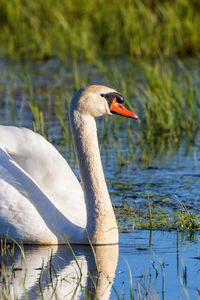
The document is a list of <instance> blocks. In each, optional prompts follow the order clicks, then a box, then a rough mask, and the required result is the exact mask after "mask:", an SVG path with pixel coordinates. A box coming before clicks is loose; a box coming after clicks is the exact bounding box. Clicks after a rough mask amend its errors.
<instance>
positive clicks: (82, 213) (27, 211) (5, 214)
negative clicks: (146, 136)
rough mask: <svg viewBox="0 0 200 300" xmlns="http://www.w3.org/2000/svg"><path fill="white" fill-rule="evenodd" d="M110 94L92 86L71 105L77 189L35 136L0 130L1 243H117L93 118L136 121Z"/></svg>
mask: <svg viewBox="0 0 200 300" xmlns="http://www.w3.org/2000/svg"><path fill="white" fill-rule="evenodd" d="M123 102H124V98H123V96H122V95H121V94H119V93H118V92H116V91H115V90H113V89H111V88H108V87H105V86H97V85H92V86H88V87H86V88H82V89H80V90H79V91H78V92H77V93H76V94H75V95H74V97H73V98H72V100H71V104H70V115H69V117H70V126H71V130H72V134H73V139H74V145H75V150H76V155H77V158H78V163H79V168H80V175H81V180H82V186H83V188H82V187H81V185H80V183H79V181H78V180H77V178H76V176H75V175H74V173H73V172H72V170H71V169H70V167H69V165H68V164H67V162H66V161H65V159H64V158H63V157H62V156H61V155H60V154H59V153H58V151H57V150H56V149H55V148H54V147H53V146H52V145H51V144H50V143H49V142H47V141H46V140H45V139H44V138H43V137H42V136H40V135H39V134H37V133H35V132H33V131H31V130H29V129H26V128H17V127H12V126H0V238H5V237H7V236H8V237H9V239H10V240H11V241H12V240H16V241H21V242H23V243H26V244H63V243H65V240H66V239H67V240H68V241H69V242H70V243H74V244H88V238H89V239H90V241H91V242H92V243H93V244H96V245H98V244H115V243H118V227H117V223H116V218H115V215H114V211H113V208H112V204H111V201H110V197H109V194H108V190H107V186H106V182H105V178H104V173H103V168H102V163H101V158H100V153H99V148H98V140H97V133H96V130H97V129H96V123H95V119H94V118H95V117H98V116H102V115H112V114H114V113H115V114H118V115H121V116H125V117H129V118H133V119H137V118H138V117H137V116H136V115H135V114H134V113H132V112H130V111H128V110H127V109H126V108H125V107H124V106H123V105H122V103H123Z"/></svg>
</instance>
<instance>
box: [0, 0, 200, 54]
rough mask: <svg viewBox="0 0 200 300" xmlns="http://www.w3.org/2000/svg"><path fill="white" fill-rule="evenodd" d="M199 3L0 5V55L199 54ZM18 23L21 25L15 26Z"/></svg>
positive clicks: (136, 0) (81, 0) (15, 0)
mask: <svg viewBox="0 0 200 300" xmlns="http://www.w3.org/2000/svg"><path fill="white" fill-rule="evenodd" d="M199 10H200V6H199V3H198V1H196V0H192V1H190V0H176V1H173V2H171V1H170V0H166V1H161V0H159V1H156V0H143V1H140V0H125V1H123V2H121V1H119V0H116V1H109V2H108V1H106V0H103V1H102V0H101V1H99V0H98V1H92V0H87V1H86V0H77V1H73V0H69V1H52V0H51V1H50V2H48V5H46V3H44V2H43V1H42V0H38V1H35V2H34V3H30V1H22V0H11V1H6V0H2V1H1V2H0V44H1V48H0V54H1V55H6V56H7V55H9V56H12V57H27V58H29V57H38V58H43V59H45V58H48V57H49V56H58V55H63V56H66V54H67V55H71V56H72V57H80V56H81V57H86V58H87V59H91V58H92V57H98V56H99V55H101V56H102V55H109V56H110V55H117V56H118V55H131V56H134V57H158V56H159V55H160V54H162V55H163V56H164V57H171V56H182V57H183V56H196V55H199V53H200V34H199V27H200V18H199ZM16 24H17V26H16Z"/></svg>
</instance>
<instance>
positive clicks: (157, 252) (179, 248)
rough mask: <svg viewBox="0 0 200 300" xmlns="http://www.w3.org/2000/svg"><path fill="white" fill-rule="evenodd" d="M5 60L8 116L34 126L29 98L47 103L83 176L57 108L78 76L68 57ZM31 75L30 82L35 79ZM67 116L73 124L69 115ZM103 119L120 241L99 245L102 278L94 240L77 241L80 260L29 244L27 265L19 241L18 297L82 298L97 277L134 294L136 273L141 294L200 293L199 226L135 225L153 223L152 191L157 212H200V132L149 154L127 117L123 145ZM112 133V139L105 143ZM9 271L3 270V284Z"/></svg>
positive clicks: (88, 75) (57, 133) (62, 145)
mask: <svg viewBox="0 0 200 300" xmlns="http://www.w3.org/2000/svg"><path fill="white" fill-rule="evenodd" d="M0 65H1V72H2V74H1V75H2V76H1V79H0V91H1V92H2V93H0V117H1V124H4V125H23V126H25V127H29V128H32V124H33V115H32V113H31V110H30V108H29V105H28V101H30V100H31V97H33V98H34V100H35V102H36V103H37V104H38V105H39V107H40V109H41V110H42V109H43V106H44V107H45V109H44V110H43V111H44V112H45V113H44V117H45V118H44V125H45V133H46V134H47V136H48V139H49V140H50V141H51V142H52V143H53V144H54V145H55V146H56V147H57V148H58V149H59V150H60V152H61V153H62V154H63V155H64V157H65V158H66V159H67V160H68V162H69V164H70V165H71V166H72V168H73V169H74V170H75V173H76V174H77V176H79V174H78V166H77V162H76V159H75V156H74V153H73V150H72V146H71V144H70V143H71V142H70V143H69V144H70V145H69V144H68V143H67V142H66V140H67V139H69V141H70V140H71V137H70V135H69V136H68V137H65V139H64V138H63V131H62V128H61V125H60V122H59V120H58V117H57V115H56V113H55V102H56V99H57V98H56V97H58V98H60V97H61V98H63V99H65V97H67V98H69V97H71V95H72V94H73V89H74V82H73V78H72V76H70V75H69V74H70V72H71V71H72V67H71V66H70V65H68V64H67V63H66V64H64V65H61V62H59V61H56V60H55V61H49V62H46V63H37V62H35V63H29V64H25V63H13V62H8V61H5V60H1V62H0ZM80 70H81V79H80V81H81V82H83V84H85V83H88V82H89V83H97V82H98V83H99V82H100V83H101V84H108V79H106V78H105V77H104V76H102V75H101V74H100V73H99V72H98V71H97V70H96V69H94V68H92V67H90V68H89V67H88V68H86V69H85V70H83V68H82V67H80ZM25 75H26V76H25ZM24 77H26V78H25V79H24ZM29 81H30V82H31V86H30V85H28V83H29ZM31 88H32V91H31ZM31 93H32V94H33V96H31V95H30V94H31ZM44 99H45V101H44ZM41 103H43V104H41ZM116 118H117V117H116ZM129 121H130V120H129ZM65 122H66V126H68V123H67V118H66V119H65ZM104 122H105V120H104V119H103V118H100V119H98V120H97V124H98V130H99V141H100V148H101V153H102V161H103V167H104V172H105V176H106V180H107V184H108V188H109V192H110V195H111V198H112V202H113V205H114V208H115V212H116V216H117V220H118V224H119V230H120V243H119V248H118V247H117V246H114V247H111V246H107V247H97V249H96V251H97V261H98V266H99V272H100V278H99V279H98V284H97V277H94V275H92V274H95V271H96V264H95V262H94V257H93V254H92V251H91V249H90V248H89V247H81V246H75V247H74V246H73V250H74V253H75V255H76V258H77V262H78V264H77V262H76V261H75V260H74V258H73V256H72V253H71V252H70V251H69V249H68V248H67V247H66V246H59V247H56V246H55V247H24V251H25V257H26V264H27V269H26V268H25V266H24V261H23V258H22V257H21V253H20V251H19V249H17V248H16V251H15V255H14V271H11V269H9V267H8V269H7V271H8V273H9V272H10V273H9V274H10V277H9V278H10V279H11V283H12V284H11V288H12V293H13V297H14V295H17V296H18V297H19V299H23V298H25V296H24V290H25V291H26V292H27V293H28V295H29V296H30V299H37V297H38V298H43V299H51V297H52V295H53V298H55V299H56V295H57V296H58V299H71V298H73V297H74V298H75V299H78V298H80V299H81V298H82V296H81V295H83V294H84V293H85V292H86V291H87V288H88V289H89V290H90V289H91V286H93V285H94V283H95V284H97V286H96V291H95V289H94V288H93V292H95V293H96V292H98V294H99V295H101V296H100V297H99V298H100V299H109V298H110V299H130V298H131V296H130V278H132V288H133V292H134V295H135V297H136V295H138V297H139V296H140V295H141V299H143V298H145V295H146V296H147V295H148V293H149V294H150V295H151V296H152V298H153V297H154V294H155V295H158V298H159V299H187V297H189V298H190V299H198V291H200V284H199V282H200V263H199V262H200V253H199V249H200V248H199V246H200V244H199V233H198V232H197V233H195V234H191V233H189V232H187V231H186V232H185V233H181V232H177V231H171V232H167V231H165V230H166V229H167V226H166V228H165V227H164V226H163V227H162V230H163V231H148V230H137V229H136V230H134V231H133V224H135V222H134V219H135V218H141V220H142V222H144V223H145V224H146V223H148V217H149V210H148V199H150V201H151V205H152V210H153V212H154V214H156V213H157V214H158V215H159V216H162V218H165V217H167V214H169V215H171V214H174V213H176V212H177V211H181V209H182V208H183V205H184V207H186V209H187V210H188V211H190V212H192V213H193V214H194V215H198V214H199V201H200V197H199V184H200V172H199V170H200V155H199V153H200V149H199V148H200V136H199V134H196V137H195V139H194V142H193V143H192V144H191V143H188V140H187V138H183V140H182V142H181V143H180V145H178V146H174V147H173V146H172V147H171V148H170V147H169V148H167V149H165V148H164V149H163V145H162V143H161V144H160V149H159V151H155V152H156V153H155V152H152V153H149V155H148V159H147V160H145V161H144V160H143V159H141V157H142V150H141V147H140V146H137V147H136V146H135V145H134V143H133V142H132V141H131V142H130V141H129V142H128V143H129V145H128V146H127V141H128V135H127V132H126V127H125V125H124V124H125V122H126V120H125V119H124V121H123V122H122V123H120V124H121V125H120V126H121V129H119V130H118V131H117V145H116V147H115V141H116V140H115V135H114V134H115V132H114V134H113V131H112V129H111V128H112V121H109V122H110V123H108V125H107V127H106V128H108V129H110V131H109V133H108V134H107V135H106V138H105V125H104V124H105V123H104ZM36 125H37V124H36ZM129 129H131V130H132V131H134V132H137V134H140V132H139V127H138V126H137V124H136V123H135V122H134V121H133V123H130V122H129ZM67 131H69V127H67ZM105 139H108V141H107V142H106V143H105ZM113 145H114V146H113ZM126 146H127V147H126ZM158 146H159V145H156V147H157V148H159V147H158ZM116 148H117V150H116ZM131 149H133V150H134V156H133V155H129V153H130V151H131ZM121 156H122V158H121ZM120 159H121V163H120ZM181 205H182V206H181ZM186 212H187V211H186ZM163 216H164V217H163ZM49 259H50V262H49ZM42 265H43V268H42V270H41V266H42ZM8 266H9V264H8ZM79 266H81V272H82V276H81V278H80V271H79ZM129 268H130V270H131V275H130V271H129ZM102 274H104V275H102ZM105 274H106V276H105ZM25 275H26V276H25ZM2 276H3V275H2V273H1V284H3V277H2ZM106 277H108V279H107V278H106ZM24 278H26V280H25V282H24V281H23V280H24ZM86 287H87V288H86ZM123 297H124V298H123ZM136 298H137V297H136ZM155 298H156V296H155ZM156 299H157V298H156Z"/></svg>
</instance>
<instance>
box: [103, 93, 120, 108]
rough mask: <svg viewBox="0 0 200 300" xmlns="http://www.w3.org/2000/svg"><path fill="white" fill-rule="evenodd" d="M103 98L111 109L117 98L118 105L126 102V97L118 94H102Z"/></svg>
mask: <svg viewBox="0 0 200 300" xmlns="http://www.w3.org/2000/svg"><path fill="white" fill-rule="evenodd" d="M101 96H102V97H104V98H105V99H106V100H107V102H108V105H109V107H110V106H111V104H112V102H113V100H114V99H115V98H116V99H117V103H123V102H124V97H123V96H122V95H121V94H119V93H116V92H112V93H107V94H101Z"/></svg>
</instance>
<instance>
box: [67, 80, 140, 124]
mask: <svg viewBox="0 0 200 300" xmlns="http://www.w3.org/2000/svg"><path fill="white" fill-rule="evenodd" d="M123 102H124V97H123V96H122V95H121V94H120V93H118V92H117V91H115V90H113V89H111V88H109V87H106V86H103V85H90V86H88V87H85V88H82V89H80V90H79V91H78V92H77V93H76V94H75V95H74V97H73V98H72V101H71V104H70V112H71V113H72V112H73V111H78V112H79V113H81V114H84V115H90V116H92V117H100V116H103V115H112V114H118V115H120V116H124V117H128V118H133V119H138V116H137V115H136V114H134V113H133V112H131V111H129V110H128V109H126V108H125V107H124V106H123V105H122V103H123Z"/></svg>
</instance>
